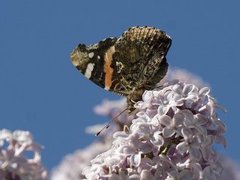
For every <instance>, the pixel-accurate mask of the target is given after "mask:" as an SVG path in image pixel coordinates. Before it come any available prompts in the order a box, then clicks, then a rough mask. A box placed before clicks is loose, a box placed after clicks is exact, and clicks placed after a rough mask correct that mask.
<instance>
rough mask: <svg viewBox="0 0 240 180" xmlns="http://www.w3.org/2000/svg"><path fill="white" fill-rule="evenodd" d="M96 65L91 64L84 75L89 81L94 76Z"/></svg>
mask: <svg viewBox="0 0 240 180" xmlns="http://www.w3.org/2000/svg"><path fill="white" fill-rule="evenodd" d="M94 65H95V64H93V63H89V64H88V65H87V68H86V71H85V73H84V76H86V77H87V78H88V79H89V78H90V77H91V75H92V71H93V69H94Z"/></svg>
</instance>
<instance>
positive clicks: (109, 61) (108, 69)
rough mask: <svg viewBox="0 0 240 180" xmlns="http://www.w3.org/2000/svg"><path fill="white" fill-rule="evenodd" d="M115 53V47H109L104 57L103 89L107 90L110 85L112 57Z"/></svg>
mask: <svg viewBox="0 0 240 180" xmlns="http://www.w3.org/2000/svg"><path fill="white" fill-rule="evenodd" d="M114 53H115V47H114V46H112V47H110V48H109V49H108V50H107V52H106V53H105V55H104V72H105V89H106V90H109V89H110V87H111V85H112V76H113V68H112V67H111V64H112V55H113V54H114Z"/></svg>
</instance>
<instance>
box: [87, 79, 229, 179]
mask: <svg viewBox="0 0 240 180" xmlns="http://www.w3.org/2000/svg"><path fill="white" fill-rule="evenodd" d="M142 99H143V100H142V101H139V102H137V103H136V104H135V108H136V109H137V111H138V113H137V114H136V118H135V119H133V120H132V124H131V125H130V126H129V127H128V128H125V129H124V131H119V132H116V133H115V134H114V140H113V143H112V147H111V149H109V150H108V151H106V152H104V153H102V154H100V155H98V156H97V157H96V158H95V159H93V160H92V161H91V166H89V167H88V168H85V169H84V171H83V174H84V175H85V177H86V178H87V179H127V178H129V179H147V178H148V179H168V180H170V179H217V177H218V176H219V175H220V174H221V173H220V172H221V170H222V168H221V166H220V164H219V163H217V162H218V161H217V155H216V152H215V151H214V150H213V144H214V143H220V144H223V145H224V146H226V141H225V139H224V137H223V134H224V132H225V127H224V124H223V123H222V122H221V121H220V119H219V118H218V117H217V114H216V109H217V107H218V105H217V103H216V101H215V100H214V98H212V97H211V96H210V90H209V88H206V87H205V88H198V87H196V86H195V85H193V84H187V83H182V82H176V81H174V82H169V83H165V84H164V85H163V86H162V87H161V89H155V90H152V91H145V93H144V94H143V98H142Z"/></svg>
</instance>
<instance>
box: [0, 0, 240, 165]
mask: <svg viewBox="0 0 240 180" xmlns="http://www.w3.org/2000/svg"><path fill="white" fill-rule="evenodd" d="M239 8H240V1H239V0H235V1H234V0H229V1H226V0H211V1H209V0H199V1H193V0H181V1H179V0H175V1H173V0H169V1H166V0H165V1H163V0H149V1H147V0H145V1H143V0H121V1H114V0H101V1H99V0H95V1H93V0H87V1H81V0H71V1H66V0H38V1H36V0H15V1H14V0H1V1H0V128H8V129H11V130H15V129H23V130H29V131H31V132H32V133H33V135H34V137H35V139H36V141H37V142H39V143H40V144H42V145H44V146H45V148H44V150H43V153H42V155H43V161H44V163H45V165H46V166H47V167H48V168H49V169H50V168H52V167H54V166H56V165H57V164H58V163H59V162H60V160H61V158H62V157H63V156H64V155H66V154H67V153H71V152H73V151H74V150H76V149H78V148H82V147H84V146H86V145H87V144H89V143H90V142H92V141H93V140H94V139H95V137H93V136H89V135H88V136H87V135H85V134H84V128H85V127H86V126H88V125H92V124H95V123H96V122H97V123H102V122H105V121H106V120H107V119H106V118H104V117H99V116H97V115H94V114H93V111H92V109H93V107H94V106H95V105H96V104H99V103H101V101H102V100H103V99H106V98H108V99H118V98H119V97H118V96H117V95H114V94H112V93H110V92H107V91H105V90H103V89H101V88H99V87H97V86H96V85H95V84H93V83H92V82H90V81H88V80H87V79H86V78H84V77H83V76H80V74H79V72H77V70H76V69H75V68H74V67H73V66H72V64H71V62H70V58H69V54H70V52H71V51H72V49H73V48H74V47H75V46H76V45H77V44H78V43H80V42H84V43H88V44H89V43H95V42H98V41H99V40H101V39H104V38H106V37H108V36H120V34H121V33H122V32H123V31H124V30H126V29H127V28H128V27H131V26H136V25H140V26H143V25H148V26H155V27H158V28H161V29H163V30H165V31H166V32H167V33H168V34H169V35H170V36H171V37H172V39H173V44H172V47H171V49H170V52H169V53H168V62H169V64H170V66H172V67H180V68H184V69H187V70H189V71H191V72H193V73H195V74H197V75H199V76H200V77H202V78H203V80H205V81H206V82H208V83H209V84H210V85H211V87H212V93H213V95H214V96H215V97H216V98H217V99H218V101H219V102H220V103H221V104H223V105H224V106H225V107H226V108H227V109H228V113H225V114H224V113H220V117H221V118H222V119H223V120H224V122H225V123H226V125H227V129H228V132H227V135H226V138H227V140H228V148H227V149H226V150H224V149H220V151H221V152H222V153H224V154H227V155H228V156H230V157H232V158H233V159H235V160H236V161H238V162H240V145H239V138H240V136H239V134H240V133H239V132H240V131H239V128H240V118H239V107H240V104H239V100H240V97H239V92H240V80H239V79H240V76H239V74H240V73H239V72H240V70H239V68H240V61H239V59H240V35H239V34H240V20H239V18H240V10H239Z"/></svg>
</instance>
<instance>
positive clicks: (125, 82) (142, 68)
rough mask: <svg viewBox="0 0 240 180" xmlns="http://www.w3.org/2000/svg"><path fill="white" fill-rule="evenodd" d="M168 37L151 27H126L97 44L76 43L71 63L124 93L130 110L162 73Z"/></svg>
mask: <svg viewBox="0 0 240 180" xmlns="http://www.w3.org/2000/svg"><path fill="white" fill-rule="evenodd" d="M170 46H171V38H170V37H169V36H168V35H166V33H165V32H163V31H161V30H159V29H156V28H152V27H133V28H129V29H128V30H127V31H126V32H124V33H123V35H122V36H121V37H120V38H107V39H105V40H103V41H100V42H99V43H97V44H93V45H89V46H86V45H85V44H79V45H78V46H77V47H76V48H75V49H74V50H73V52H72V54H71V59H72V63H73V64H74V66H76V68H77V69H78V70H80V71H81V72H82V74H84V75H85V76H86V77H87V78H88V79H90V80H91V81H93V82H94V83H95V84H97V85H98V86H100V87H102V88H104V89H106V90H108V91H113V92H115V93H118V94H121V95H123V96H126V97H127V99H128V109H129V112H131V111H132V110H134V107H133V105H134V102H136V101H138V100H140V99H141V96H142V93H143V92H144V91H145V90H151V89H153V88H154V87H155V85H156V84H157V83H158V82H159V81H160V80H161V79H162V78H163V77H164V76H165V74H166V72H167V68H168V64H167V61H166V54H167V52H168V49H169V48H170Z"/></svg>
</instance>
